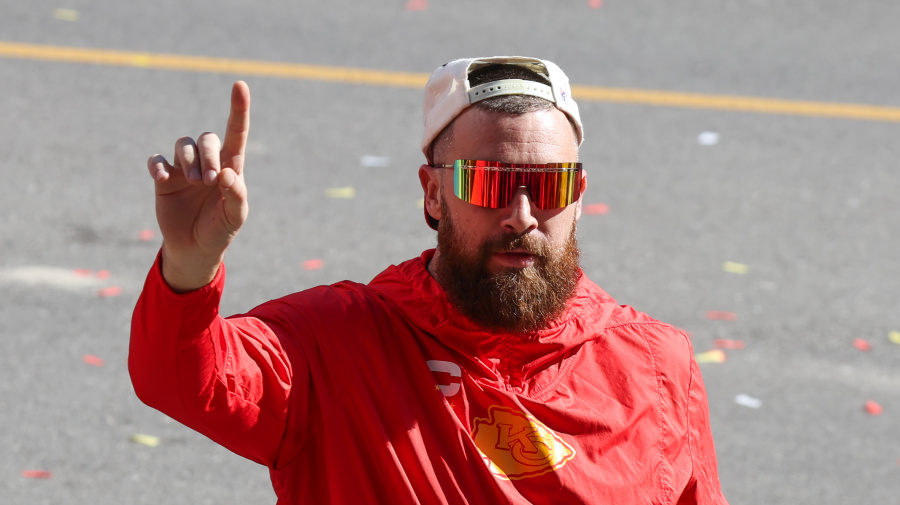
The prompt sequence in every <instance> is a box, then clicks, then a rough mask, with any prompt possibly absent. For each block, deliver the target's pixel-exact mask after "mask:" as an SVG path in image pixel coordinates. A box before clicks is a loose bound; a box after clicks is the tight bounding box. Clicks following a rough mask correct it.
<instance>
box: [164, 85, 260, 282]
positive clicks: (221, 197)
mask: <svg viewBox="0 0 900 505" xmlns="http://www.w3.org/2000/svg"><path fill="white" fill-rule="evenodd" d="M249 132H250V88H249V87H247V84H246V83H244V82H242V81H238V82H236V83H234V87H233V88H232V90H231V112H230V114H229V115H228V125H227V128H226V130H225V140H224V142H220V141H219V137H217V136H216V135H215V134H214V133H209V132H207V133H204V134H202V135H200V136H199V137H197V139H196V141H195V140H194V139H192V138H190V137H182V138H180V139H178V141H177V142H175V155H174V157H173V158H172V163H171V164H170V163H169V162H168V161H167V160H166V158H165V157H163V156H162V155H159V154H155V155H153V156H151V157H150V159H149V160H147V168H148V169H149V170H150V175H151V176H152V177H153V180H154V181H155V186H156V219H157V221H159V229H160V231H161V232H162V235H163V245H162V270H163V277H164V278H165V280H166V282H167V283H168V284H169V286H170V287H171V288H172V289H174V290H175V291H178V292H186V291H191V290H194V289H198V288H201V287H203V286H205V285H206V284H208V283H209V282H210V281H211V280H212V279H213V277H215V275H216V271H217V270H218V268H219V264H220V263H221V262H222V259H223V258H224V256H225V249H226V248H227V247H228V245H229V244H230V243H231V241H232V240H234V237H235V236H236V235H237V233H238V231H239V230H240V228H241V226H242V225H243V224H244V222H245V221H246V220H247V213H248V211H249V206H248V204H247V186H246V185H245V184H244V153H245V151H246V147H247V137H248V134H249Z"/></svg>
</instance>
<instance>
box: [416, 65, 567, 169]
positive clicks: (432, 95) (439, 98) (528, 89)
mask: <svg viewBox="0 0 900 505" xmlns="http://www.w3.org/2000/svg"><path fill="white" fill-rule="evenodd" d="M488 65H514V66H520V67H524V68H527V69H529V70H531V71H533V72H536V73H538V74H540V75H542V76H543V77H545V78H546V79H547V80H548V81H550V86H547V85H546V84H541V83H539V82H534V81H527V80H522V79H503V80H499V81H493V82H488V83H485V84H481V85H479V86H475V87H474V88H473V87H471V86H470V85H469V74H470V73H472V72H473V71H474V70H477V69H479V68H481V67H485V66H488ZM500 95H532V96H537V97H540V98H543V99H545V100H547V101H549V102H553V103H554V104H555V105H556V108H557V109H559V110H561V111H563V112H565V113H566V115H567V116H569V119H571V120H572V122H573V123H574V124H575V128H576V130H577V134H578V145H581V142H582V141H583V140H584V133H583V131H582V126H581V117H580V116H579V115H578V105H577V104H576V103H575V100H573V99H572V90H571V89H570V88H569V78H568V77H566V74H565V73H563V71H562V69H560V68H559V67H558V66H556V64H555V63H553V62H551V61H547V60H539V59H537V58H526V57H522V56H492V57H489V58H465V59H460V60H454V61H451V62H450V63H447V64H445V65H443V66H442V67H440V68H438V69H437V70H435V71H434V73H433V74H431V78H430V79H428V84H427V85H426V86H425V107H424V116H425V134H424V135H423V136H422V152H423V153H425V154H426V156H427V154H428V147H429V146H430V145H431V143H432V142H434V139H435V137H437V136H438V135H439V134H440V133H441V131H442V130H443V129H444V128H446V127H447V125H448V124H450V122H452V121H453V120H454V119H456V116H458V115H460V113H462V111H464V110H466V109H467V108H468V107H469V106H470V105H472V104H473V103H476V102H479V101H481V100H484V99H486V98H490V97H493V96H500Z"/></svg>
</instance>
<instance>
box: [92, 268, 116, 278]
mask: <svg viewBox="0 0 900 505" xmlns="http://www.w3.org/2000/svg"><path fill="white" fill-rule="evenodd" d="M94 275H95V276H96V277H97V278H98V279H109V277H110V276H111V275H112V272H110V271H109V270H97V273H96V274H94Z"/></svg>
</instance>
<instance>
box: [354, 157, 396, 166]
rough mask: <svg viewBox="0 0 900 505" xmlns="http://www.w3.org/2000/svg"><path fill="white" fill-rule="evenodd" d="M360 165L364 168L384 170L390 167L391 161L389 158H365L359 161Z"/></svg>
mask: <svg viewBox="0 0 900 505" xmlns="http://www.w3.org/2000/svg"><path fill="white" fill-rule="evenodd" d="M359 164H360V165H362V166H364V167H373V168H376V167H377V168H382V167H387V166H390V164H391V159H390V158H388V157H387V156H363V157H362V158H360V159H359Z"/></svg>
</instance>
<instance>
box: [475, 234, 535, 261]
mask: <svg viewBox="0 0 900 505" xmlns="http://www.w3.org/2000/svg"><path fill="white" fill-rule="evenodd" d="M484 249H485V251H488V252H491V253H493V252H507V251H512V250H514V249H519V250H522V251H526V252H527V253H528V254H531V255H533V256H538V257H541V258H543V257H546V256H548V255H550V253H551V251H550V246H549V245H548V244H546V243H544V242H543V241H541V240H539V239H537V238H535V237H533V236H532V235H520V234H517V233H507V234H504V235H501V236H499V237H497V238H494V239H491V240H489V241H488V242H486V243H485V247H484Z"/></svg>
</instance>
